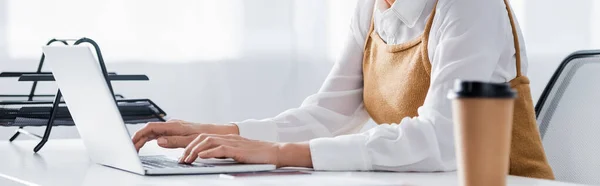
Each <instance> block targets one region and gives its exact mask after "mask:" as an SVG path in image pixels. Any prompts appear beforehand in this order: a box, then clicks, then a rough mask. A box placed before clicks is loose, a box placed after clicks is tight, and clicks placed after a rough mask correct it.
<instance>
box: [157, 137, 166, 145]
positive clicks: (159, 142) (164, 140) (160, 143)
mask: <svg viewBox="0 0 600 186" xmlns="http://www.w3.org/2000/svg"><path fill="white" fill-rule="evenodd" d="M156 141H157V143H158V144H159V145H166V144H167V139H165V138H158V140H156Z"/></svg>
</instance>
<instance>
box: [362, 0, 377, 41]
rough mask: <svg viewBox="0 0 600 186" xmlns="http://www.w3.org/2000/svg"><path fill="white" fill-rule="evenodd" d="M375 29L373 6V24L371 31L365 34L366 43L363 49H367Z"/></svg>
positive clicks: (370, 27)
mask: <svg viewBox="0 0 600 186" xmlns="http://www.w3.org/2000/svg"><path fill="white" fill-rule="evenodd" d="M373 30H375V7H373V15H372V16H371V26H369V31H368V32H367V35H366V36H365V44H364V45H363V51H365V50H367V47H368V44H369V40H370V39H371V34H372V33H373Z"/></svg>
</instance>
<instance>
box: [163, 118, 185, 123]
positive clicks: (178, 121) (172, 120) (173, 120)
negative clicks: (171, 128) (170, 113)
mask: <svg viewBox="0 0 600 186" xmlns="http://www.w3.org/2000/svg"><path fill="white" fill-rule="evenodd" d="M167 122H172V123H184V122H185V121H183V120H180V119H170V120H168V121H167Z"/></svg>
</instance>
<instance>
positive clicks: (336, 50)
mask: <svg viewBox="0 0 600 186" xmlns="http://www.w3.org/2000/svg"><path fill="white" fill-rule="evenodd" d="M327 3H328V7H329V13H328V18H329V20H328V24H327V25H328V29H327V30H328V31H329V34H328V36H329V37H328V38H329V41H328V43H329V48H330V50H329V57H330V58H331V59H334V60H336V59H337V57H338V56H339V55H340V53H341V52H342V49H343V48H344V45H345V44H346V34H348V33H349V31H350V20H352V15H354V8H355V7H356V3H357V0H327Z"/></svg>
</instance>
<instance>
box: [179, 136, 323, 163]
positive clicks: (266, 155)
mask: <svg viewBox="0 0 600 186" xmlns="http://www.w3.org/2000/svg"><path fill="white" fill-rule="evenodd" d="M197 158H202V159H207V158H232V159H234V160H235V161H237V162H240V163H249V164H273V165H276V166H277V167H283V166H298V167H312V160H311V158H310V148H309V146H308V143H271V142H264V141H257V140H250V139H246V138H243V137H241V136H239V135H214V134H200V135H198V137H196V139H194V140H193V141H192V142H191V143H190V144H189V145H188V146H187V147H186V148H185V152H184V153H183V156H182V157H181V158H180V160H179V162H180V163H193V162H194V161H195V160H196V159H197Z"/></svg>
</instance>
